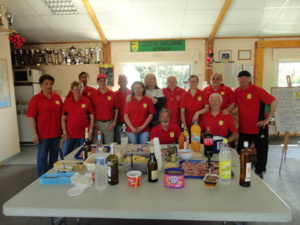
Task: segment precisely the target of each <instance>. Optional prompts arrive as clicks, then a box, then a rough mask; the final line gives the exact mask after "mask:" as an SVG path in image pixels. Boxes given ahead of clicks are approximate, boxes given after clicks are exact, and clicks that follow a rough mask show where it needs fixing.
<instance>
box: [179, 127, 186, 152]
mask: <svg viewBox="0 0 300 225" xmlns="http://www.w3.org/2000/svg"><path fill="white" fill-rule="evenodd" d="M185 142H186V136H185V135H184V127H183V125H182V126H181V134H180V136H179V138H178V144H179V149H184V143H185Z"/></svg>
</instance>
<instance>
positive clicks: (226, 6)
mask: <svg viewBox="0 0 300 225" xmlns="http://www.w3.org/2000/svg"><path fill="white" fill-rule="evenodd" d="M231 2H232V0H225V2H224V5H223V7H222V9H221V12H220V13H219V16H218V18H217V21H216V22H215V25H214V27H213V29H212V31H211V33H210V35H209V38H208V40H209V41H212V40H213V39H214V38H215V36H216V33H217V31H218V29H219V27H220V25H221V23H222V21H223V19H224V17H225V15H226V13H227V11H228V9H229V6H230V4H231Z"/></svg>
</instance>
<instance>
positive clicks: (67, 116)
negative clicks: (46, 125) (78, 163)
mask: <svg viewBox="0 0 300 225" xmlns="http://www.w3.org/2000/svg"><path fill="white" fill-rule="evenodd" d="M82 90H83V83H82V82H80V81H73V82H72V83H71V92H72V97H70V98H67V99H66V100H65V102H64V105H63V109H62V117H61V127H62V130H63V135H62V138H63V140H64V143H63V148H62V153H63V155H64V156H66V155H68V154H69V153H70V152H72V151H73V150H74V149H75V148H77V147H79V146H81V145H83V142H84V136H85V135H84V132H85V128H86V127H88V128H89V139H90V140H92V135H93V127H94V122H95V120H94V109H93V107H92V104H91V102H90V100H89V99H88V98H86V97H83V96H82Z"/></svg>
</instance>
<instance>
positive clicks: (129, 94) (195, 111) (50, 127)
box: [27, 71, 277, 175]
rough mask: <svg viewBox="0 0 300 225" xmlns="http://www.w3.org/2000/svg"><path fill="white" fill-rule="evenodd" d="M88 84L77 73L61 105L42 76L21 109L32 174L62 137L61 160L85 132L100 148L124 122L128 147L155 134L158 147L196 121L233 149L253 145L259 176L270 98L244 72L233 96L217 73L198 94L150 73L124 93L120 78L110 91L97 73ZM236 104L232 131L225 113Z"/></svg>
mask: <svg viewBox="0 0 300 225" xmlns="http://www.w3.org/2000/svg"><path fill="white" fill-rule="evenodd" d="M88 80H89V75H88V74H87V73H86V72H82V73H80V74H79V81H74V82H72V84H71V87H70V91H69V93H68V95H67V96H66V100H65V101H64V103H63V102H62V100H61V98H60V96H58V95H57V94H55V93H54V92H52V88H53V85H54V78H53V77H52V76H51V75H43V76H41V78H40V81H39V83H40V86H41V89H42V90H41V93H39V94H37V95H35V96H34V97H33V98H32V99H31V101H30V104H29V107H28V111H27V117H29V119H30V125H31V130H32V134H33V142H34V143H35V144H37V146H38V154H37V164H38V173H39V175H42V174H44V173H45V172H46V171H47V170H48V169H50V168H51V167H52V166H53V163H54V162H55V161H56V160H57V156H58V155H57V154H58V153H57V152H58V151H57V150H58V148H59V142H60V139H61V138H62V139H63V140H64V143H63V148H62V151H63V154H64V155H67V154H69V153H70V152H71V151H73V149H74V148H76V147H78V146H80V145H82V144H83V142H84V131H85V128H86V127H88V129H89V138H90V139H91V140H93V141H92V143H96V141H97V131H101V132H102V137H103V142H104V143H105V144H110V143H111V142H114V141H116V142H118V143H120V133H121V129H122V126H123V124H124V123H125V124H126V129H127V132H128V138H129V142H130V143H132V144H144V143H146V142H147V141H148V140H149V139H153V138H154V137H159V139H160V143H162V144H171V143H174V142H177V140H178V138H179V135H180V133H181V131H180V125H183V127H186V128H187V129H188V130H190V128H191V126H192V124H193V122H195V121H197V122H198V123H199V125H200V126H201V128H202V131H203V132H205V130H206V127H207V126H210V128H211V131H212V133H213V134H214V135H219V136H223V137H228V139H229V141H236V140H237V138H238V139H239V141H238V147H237V150H238V152H240V150H241V149H242V148H243V146H242V143H243V141H246V140H247V141H249V143H251V142H254V143H255V146H256V148H260V149H261V150H259V149H257V155H258V163H257V167H256V169H257V171H256V172H257V173H259V174H262V172H264V171H265V170H266V169H265V166H266V159H267V158H266V157H267V148H268V134H267V127H266V125H267V124H268V122H269V121H270V119H271V117H272V116H273V114H274V111H275V109H276V105H277V100H276V99H275V98H274V97H273V96H271V95H270V94H269V93H267V92H266V91H265V90H264V89H262V88H259V87H257V86H254V85H253V84H252V82H251V74H250V73H249V72H248V71H241V72H240V73H239V75H238V82H239V84H240V87H238V88H237V89H236V90H235V91H233V90H232V89H231V88H230V87H227V86H225V85H224V84H223V83H222V75H221V74H218V73H215V74H213V75H212V76H211V79H210V83H211V85H210V86H208V87H206V88H205V89H203V90H200V89H198V84H199V78H198V76H196V75H191V76H190V77H189V84H190V89H189V90H188V91H185V90H184V89H182V88H180V87H178V86H177V79H176V77H175V76H169V77H168V78H167V87H166V88H163V89H160V88H159V87H158V86H157V82H156V76H155V75H154V74H152V73H149V74H147V75H146V77H145V79H144V82H140V81H136V82H134V83H133V84H132V86H131V90H130V89H128V88H127V83H128V82H127V77H126V76H125V75H119V77H118V85H119V86H120V88H119V90H118V91H116V92H113V91H111V90H109V89H108V87H107V85H106V84H107V78H106V75H105V74H99V75H98V76H97V84H98V89H95V88H93V87H91V86H89V85H88ZM262 104H266V105H270V110H269V113H268V115H266V114H264V111H263V110H262ZM236 105H237V106H238V109H239V118H240V119H239V134H238V132H237V129H236V127H235V125H234V123H233V119H232V116H231V114H230V113H231V111H232V110H233V109H234V108H235V107H236ZM258 146H259V147H258ZM48 154H49V162H48V161H47V159H48Z"/></svg>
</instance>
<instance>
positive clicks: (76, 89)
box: [72, 88, 82, 91]
mask: <svg viewBox="0 0 300 225" xmlns="http://www.w3.org/2000/svg"><path fill="white" fill-rule="evenodd" d="M72 90H74V91H81V90H82V88H73V89H72Z"/></svg>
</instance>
